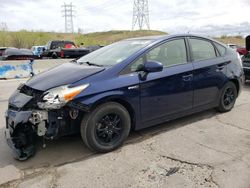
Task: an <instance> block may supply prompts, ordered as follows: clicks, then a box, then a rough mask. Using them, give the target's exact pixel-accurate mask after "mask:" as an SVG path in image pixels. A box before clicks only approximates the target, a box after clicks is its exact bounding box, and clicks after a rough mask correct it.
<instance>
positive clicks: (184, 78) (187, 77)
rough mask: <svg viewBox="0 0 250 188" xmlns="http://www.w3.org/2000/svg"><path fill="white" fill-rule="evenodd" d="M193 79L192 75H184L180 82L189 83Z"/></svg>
mask: <svg viewBox="0 0 250 188" xmlns="http://www.w3.org/2000/svg"><path fill="white" fill-rule="evenodd" d="M192 77H193V74H188V75H184V76H182V80H183V81H190V80H191V79H192Z"/></svg>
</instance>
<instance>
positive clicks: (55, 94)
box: [37, 84, 89, 110]
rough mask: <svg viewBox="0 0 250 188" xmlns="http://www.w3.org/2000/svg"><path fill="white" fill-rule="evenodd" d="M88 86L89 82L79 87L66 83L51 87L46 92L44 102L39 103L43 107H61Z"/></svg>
mask: <svg viewBox="0 0 250 188" xmlns="http://www.w3.org/2000/svg"><path fill="white" fill-rule="evenodd" d="M88 86H89V84H84V85H81V86H77V87H69V86H68V85H65V86H60V87H56V88H53V89H50V90H48V91H46V92H45V93H44V95H43V98H42V102H38V103H37V105H38V107H39V108H41V109H48V110H53V109H60V108H61V107H63V106H64V105H65V104H66V103H67V102H69V101H71V100H72V99H73V98H74V97H75V96H77V95H78V94H79V93H81V92H82V91H83V90H85V89H86V88H87V87H88Z"/></svg>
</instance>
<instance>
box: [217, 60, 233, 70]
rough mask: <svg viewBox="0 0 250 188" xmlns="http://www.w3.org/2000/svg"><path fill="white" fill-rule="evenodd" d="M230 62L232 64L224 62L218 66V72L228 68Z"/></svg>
mask: <svg viewBox="0 0 250 188" xmlns="http://www.w3.org/2000/svg"><path fill="white" fill-rule="evenodd" d="M230 62H231V61H226V62H224V63H220V64H219V65H217V70H219V71H221V70H222V69H224V68H225V66H226V65H227V64H229V63H230Z"/></svg>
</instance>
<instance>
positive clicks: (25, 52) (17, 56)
mask: <svg viewBox="0 0 250 188" xmlns="http://www.w3.org/2000/svg"><path fill="white" fill-rule="evenodd" d="M34 58H37V56H35V55H34V54H33V52H32V51H31V50H29V49H24V48H21V49H18V48H7V49H6V50H4V51H3V53H2V60H29V59H34Z"/></svg>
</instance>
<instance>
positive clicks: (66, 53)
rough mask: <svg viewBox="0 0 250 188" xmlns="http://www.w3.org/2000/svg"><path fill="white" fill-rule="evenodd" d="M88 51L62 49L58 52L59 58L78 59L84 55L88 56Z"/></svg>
mask: <svg viewBox="0 0 250 188" xmlns="http://www.w3.org/2000/svg"><path fill="white" fill-rule="evenodd" d="M89 52H90V51H89V50H88V49H86V48H71V49H67V48H62V49H61V52H60V57H61V58H79V57H82V56H84V55H86V54H88V53H89Z"/></svg>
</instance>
